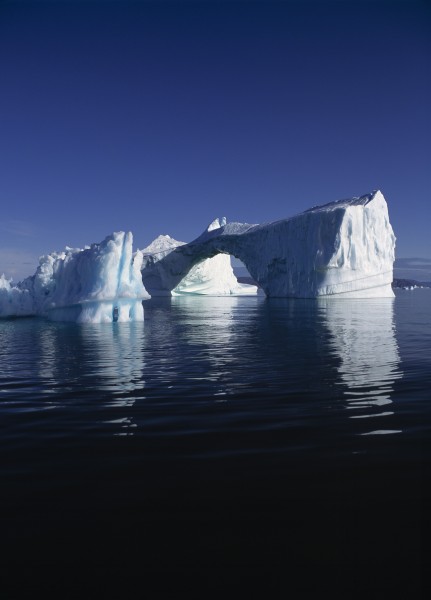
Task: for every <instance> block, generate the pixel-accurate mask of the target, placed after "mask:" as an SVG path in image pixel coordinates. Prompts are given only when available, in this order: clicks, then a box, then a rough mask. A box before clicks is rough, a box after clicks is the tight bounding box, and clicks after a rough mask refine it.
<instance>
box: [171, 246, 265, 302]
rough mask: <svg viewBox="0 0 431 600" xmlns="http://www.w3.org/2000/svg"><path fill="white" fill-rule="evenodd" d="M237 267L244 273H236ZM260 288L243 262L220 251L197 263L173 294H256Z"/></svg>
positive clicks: (174, 289)
mask: <svg viewBox="0 0 431 600" xmlns="http://www.w3.org/2000/svg"><path fill="white" fill-rule="evenodd" d="M232 263H234V265H235V267H234V266H233V264H232ZM235 269H237V270H238V272H239V273H241V275H237V274H236V273H235ZM238 277H240V279H241V281H239V279H238ZM258 292H259V290H258V286H257V284H256V282H255V281H254V280H252V278H251V276H250V274H249V272H248V270H247V268H246V267H245V265H244V263H242V262H241V261H239V260H238V259H236V258H235V257H233V256H231V255H230V254H228V253H226V252H219V253H216V254H215V255H214V256H211V257H209V258H203V259H201V260H200V261H199V262H197V263H196V264H194V265H193V266H192V267H191V268H190V270H189V271H188V272H187V274H185V275H184V277H183V278H182V279H181V281H180V282H179V283H178V284H177V285H176V286H175V287H174V288H173V290H172V291H171V294H172V296H182V295H199V296H255V295H256V294H257V293H258Z"/></svg>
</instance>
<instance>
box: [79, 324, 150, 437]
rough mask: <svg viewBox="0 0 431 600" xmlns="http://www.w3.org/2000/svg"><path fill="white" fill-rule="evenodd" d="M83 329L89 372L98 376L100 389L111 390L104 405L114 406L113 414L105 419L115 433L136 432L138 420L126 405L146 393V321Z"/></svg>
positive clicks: (83, 343)
mask: <svg viewBox="0 0 431 600" xmlns="http://www.w3.org/2000/svg"><path fill="white" fill-rule="evenodd" d="M80 332H81V338H82V346H83V348H84V350H85V351H86V353H87V354H88V356H89V357H90V356H91V359H90V360H89V361H88V362H89V365H90V368H89V371H88V372H87V373H86V376H87V377H90V378H97V381H98V385H97V389H98V390H100V391H102V392H105V393H106V392H108V401H107V402H106V403H105V405H104V407H105V409H110V410H111V409H113V415H112V416H113V418H111V419H108V420H103V421H102V422H103V423H106V424H108V425H110V426H113V427H114V435H133V429H134V428H135V427H136V423H134V422H133V416H131V415H130V413H129V411H128V410H125V409H127V408H130V407H132V406H133V405H134V404H135V402H136V400H137V399H138V398H142V397H144V396H143V389H144V386H145V381H144V377H143V369H144V354H143V353H144V326H143V323H140V322H129V323H118V324H114V325H108V326H100V325H96V326H95V325H91V324H88V325H87V324H85V325H82V326H81V328H80Z"/></svg>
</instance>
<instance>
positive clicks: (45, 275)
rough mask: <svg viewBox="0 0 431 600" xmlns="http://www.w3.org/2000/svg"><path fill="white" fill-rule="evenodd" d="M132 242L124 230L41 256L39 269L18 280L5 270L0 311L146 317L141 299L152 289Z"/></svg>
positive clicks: (91, 318) (94, 319)
mask: <svg viewBox="0 0 431 600" xmlns="http://www.w3.org/2000/svg"><path fill="white" fill-rule="evenodd" d="M132 245H133V236H132V234H131V233H130V232H129V233H124V232H122V231H120V232H117V233H113V234H112V235H110V236H108V237H107V238H106V239H105V240H103V242H101V243H100V244H92V245H91V246H90V247H86V248H85V249H83V250H81V249H72V248H66V249H65V250H64V251H63V252H53V253H51V254H48V255H46V256H42V257H41V258H40V261H39V266H38V268H37V270H36V273H35V274H34V275H32V276H31V277H28V278H27V279H25V280H24V281H22V282H21V283H18V284H17V285H13V284H12V283H11V282H10V281H8V280H7V279H6V278H5V277H4V276H3V277H2V278H0V316H2V317H7V316H24V315H44V316H47V317H49V318H50V319H52V320H61V321H78V322H81V323H83V322H86V323H88V322H90V323H100V322H111V321H113V320H118V321H142V320H143V318H144V313H143V306H142V300H143V299H145V298H149V294H148V293H147V292H146V290H145V288H144V286H143V284H142V277H141V271H140V269H141V265H142V253H141V252H140V251H138V252H136V253H135V254H133V250H132ZM114 309H115V311H114ZM116 313H118V314H116ZM114 315H115V316H114Z"/></svg>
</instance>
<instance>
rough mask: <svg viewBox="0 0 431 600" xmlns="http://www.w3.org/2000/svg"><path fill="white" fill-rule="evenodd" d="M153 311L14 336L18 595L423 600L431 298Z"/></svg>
mask: <svg viewBox="0 0 431 600" xmlns="http://www.w3.org/2000/svg"><path fill="white" fill-rule="evenodd" d="M144 307H145V322H144V323H131V324H125V323H114V324H103V325H77V324H70V323H51V322H48V321H45V320H43V319H30V318H29V319H15V320H13V319H10V320H3V321H0V422H1V426H2V433H1V437H0V442H1V453H0V456H1V489H2V492H1V515H2V516H1V531H2V542H3V543H2V545H3V549H4V551H5V552H4V557H3V559H2V561H1V564H0V571H1V574H2V579H1V581H2V589H3V590H6V586H7V590H8V591H7V594H6V595H4V597H5V598H15V597H32V596H31V594H32V593H33V592H34V590H35V589H36V587H35V586H39V587H40V586H41V589H43V590H44V591H45V592H46V593H49V592H52V591H53V590H55V596H56V597H66V596H68V594H69V593H70V596H71V597H80V598H82V597H106V596H107V595H108V594H109V592H110V591H112V590H113V589H114V586H119V587H120V589H122V590H123V592H119V593H118V594H117V596H116V597H127V598H128V597H131V592H130V596H129V592H127V593H126V592H125V591H124V590H127V589H128V585H129V584H130V583H131V582H133V583H134V584H136V585H137V586H138V588H139V589H140V590H141V592H142V593H143V595H142V597H149V598H164V597H166V598H171V597H176V596H177V595H178V594H179V593H180V592H181V590H185V589H187V588H190V587H191V588H192V589H194V591H195V592H198V594H197V595H198V596H199V597H201V598H206V597H209V596H208V589H212V590H213V591H214V590H215V589H216V588H220V590H221V592H220V593H224V592H226V593H225V595H229V594H227V592H233V591H234V590H235V591H236V595H239V597H243V595H244V594H242V593H241V590H242V592H244V591H245V589H246V588H247V587H248V586H250V589H253V587H254V586H255V585H256V586H258V585H259V584H263V585H264V586H265V588H266V589H267V594H266V597H270V598H275V597H283V598H284V597H286V596H288V597H292V598H302V597H304V598H308V597H316V595H317V594H318V595H319V596H320V595H323V594H326V595H327V594H328V593H329V594H330V595H331V597H332V598H334V597H340V598H351V597H361V598H363V597H366V598H389V597H390V598H393V597H395V596H396V595H397V594H399V593H402V595H401V597H408V598H421V597H425V593H426V591H425V590H426V586H427V570H428V565H429V562H428V559H429V555H428V553H427V540H428V534H429V531H430V530H429V514H428V513H429V510H430V504H429V496H430V494H429V485H428V484H429V466H430V462H431V443H430V440H431V402H430V400H431V394H430V389H431V289H423V290H422V289H418V290H414V291H405V290H397V292H396V298H395V299H372V300H341V299H336V298H330V299H320V300H292V299H266V298H265V297H255V298H253V297H249V298H244V297H243V298H203V297H176V298H161V299H153V300H150V301H146V302H145V303H144ZM84 575H85V576H87V577H89V579H87V583H85V584H84V583H82V582H81V578H83V577H84ZM77 582H79V585H78V587H79V586H81V587H80V588H79V589H80V591H79V592H76V591H74V592H73V593H72V591H71V590H72V589H74V587H73V584H77ZM82 586H84V587H82ZM256 589H257V588H256ZM223 590H224V592H223ZM238 590H240V591H238ZM144 592H145V593H144ZM140 597H141V596H140ZM398 597H399V596H398Z"/></svg>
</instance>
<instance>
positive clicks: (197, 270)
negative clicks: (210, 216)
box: [142, 217, 258, 296]
mask: <svg viewBox="0 0 431 600" xmlns="http://www.w3.org/2000/svg"><path fill="white" fill-rule="evenodd" d="M225 225H226V218H225V217H223V218H222V219H215V220H214V221H213V222H212V223H210V225H208V227H207V229H206V231H207V232H210V231H214V230H218V229H220V228H221V227H224V226H225ZM185 245H186V243H185V242H179V241H177V240H174V239H173V238H171V237H170V236H169V235H159V237H157V238H156V239H155V240H154V241H153V242H151V244H150V245H149V246H147V247H146V248H145V249H144V250H143V251H142V252H143V255H144V257H145V261H146V262H148V261H150V260H152V261H153V263H154V262H157V261H159V260H161V259H162V258H165V257H166V256H168V255H169V254H170V253H171V252H173V251H174V250H176V249H177V248H179V247H180V246H185ZM143 280H144V282H145V287H146V288H147V290H148V291H149V292H150V293H151V296H160V295H161V296H164V295H167V294H169V295H172V296H182V295H185V294H190V295H202V296H244V295H256V294H257V291H258V288H257V286H255V285H249V284H241V283H238V280H237V278H236V277H235V274H234V272H233V269H232V265H231V262H230V257H229V256H228V255H227V254H217V255H216V256H214V257H212V258H206V259H204V260H202V261H201V262H199V263H198V264H195V265H194V266H193V267H192V268H191V269H190V271H189V272H188V273H187V274H186V275H185V276H184V278H183V279H181V281H180V282H179V283H178V284H177V285H176V286H175V287H174V288H173V289H172V290H170V291H166V290H164V289H160V288H159V287H158V284H157V279H156V280H154V283H155V285H153V283H152V280H151V277H150V278H148V277H147V273H146V270H145V269H144V271H143Z"/></svg>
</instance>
